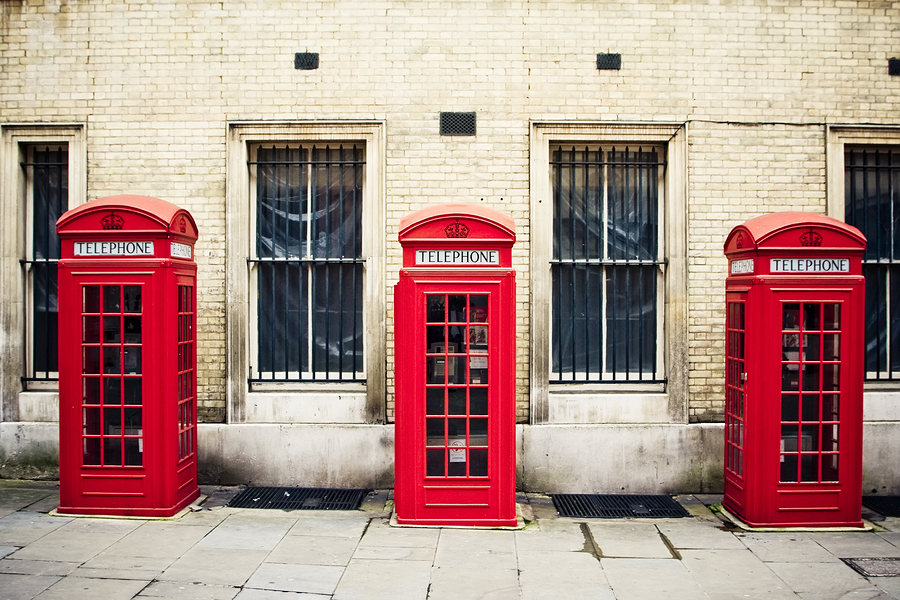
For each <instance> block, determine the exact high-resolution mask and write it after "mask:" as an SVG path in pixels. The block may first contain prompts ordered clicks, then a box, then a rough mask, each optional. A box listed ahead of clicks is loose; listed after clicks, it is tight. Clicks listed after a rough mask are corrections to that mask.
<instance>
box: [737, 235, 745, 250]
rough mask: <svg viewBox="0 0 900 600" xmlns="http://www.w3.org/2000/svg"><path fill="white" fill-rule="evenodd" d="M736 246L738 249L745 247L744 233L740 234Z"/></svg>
mask: <svg viewBox="0 0 900 600" xmlns="http://www.w3.org/2000/svg"><path fill="white" fill-rule="evenodd" d="M735 246H737V247H738V248H743V247H744V234H743V233H738V235H737V242H735Z"/></svg>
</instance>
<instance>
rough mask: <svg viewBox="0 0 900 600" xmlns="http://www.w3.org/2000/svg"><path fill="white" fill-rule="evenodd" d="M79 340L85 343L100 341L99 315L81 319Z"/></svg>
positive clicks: (97, 342)
mask: <svg viewBox="0 0 900 600" xmlns="http://www.w3.org/2000/svg"><path fill="white" fill-rule="evenodd" d="M81 341H82V342H84V343H85V344H99V343H100V317H84V318H83V319H82V330H81Z"/></svg>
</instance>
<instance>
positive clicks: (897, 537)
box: [876, 531, 900, 548]
mask: <svg viewBox="0 0 900 600" xmlns="http://www.w3.org/2000/svg"><path fill="white" fill-rule="evenodd" d="M876 535H877V536H878V537H880V538H881V539H883V540H885V541H886V542H890V543H891V544H893V545H895V546H897V547H898V548H900V531H887V532H879V533H877V534H876Z"/></svg>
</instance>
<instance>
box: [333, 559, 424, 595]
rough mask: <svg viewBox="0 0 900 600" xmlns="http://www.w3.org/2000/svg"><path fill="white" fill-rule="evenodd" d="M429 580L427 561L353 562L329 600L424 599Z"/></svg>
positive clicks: (358, 560) (355, 560)
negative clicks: (331, 599)
mask: <svg viewBox="0 0 900 600" xmlns="http://www.w3.org/2000/svg"><path fill="white" fill-rule="evenodd" d="M430 581H431V562H430V561H424V560H421V561H416V560H405V561H397V562H393V561H384V560H361V559H353V560H351V561H350V564H349V565H347V568H346V569H345V570H344V576H343V577H342V578H341V581H340V583H338V586H337V589H336V590H335V592H334V596H333V600H424V599H425V598H426V597H427V596H428V584H429V583H430Z"/></svg>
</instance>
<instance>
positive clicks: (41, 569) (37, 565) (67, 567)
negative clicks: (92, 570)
mask: <svg viewBox="0 0 900 600" xmlns="http://www.w3.org/2000/svg"><path fill="white" fill-rule="evenodd" d="M80 564H81V563H77V562H61V561H54V560H18V559H15V558H8V559H4V560H0V573H16V574H19V575H55V576H57V577H64V576H66V575H68V574H69V573H71V572H72V571H74V570H75V569H76V568H78V565H80Z"/></svg>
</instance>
